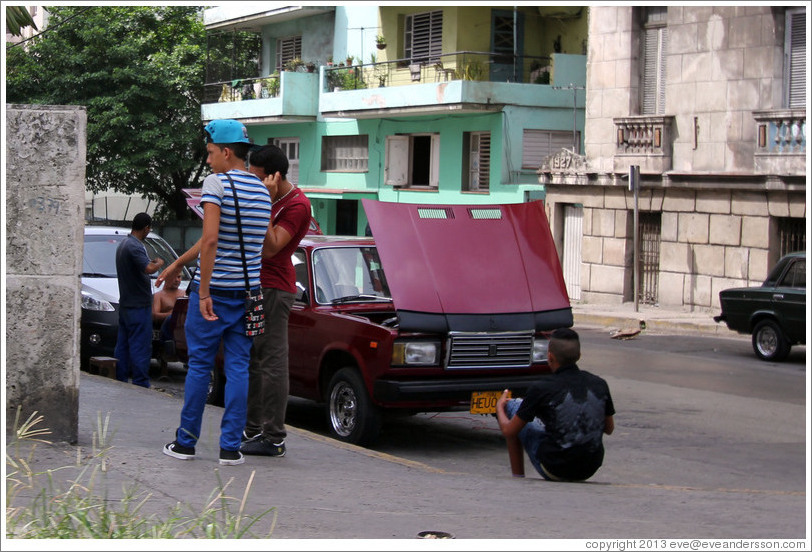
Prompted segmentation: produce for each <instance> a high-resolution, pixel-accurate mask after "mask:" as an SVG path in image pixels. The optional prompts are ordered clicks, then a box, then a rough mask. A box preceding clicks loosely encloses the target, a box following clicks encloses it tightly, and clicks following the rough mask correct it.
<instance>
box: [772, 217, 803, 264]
mask: <svg viewBox="0 0 812 552" xmlns="http://www.w3.org/2000/svg"><path fill="white" fill-rule="evenodd" d="M776 225H777V228H778V258H781V257H783V256H784V255H786V254H787V253H794V252H795V251H806V219H805V218H794V217H776Z"/></svg>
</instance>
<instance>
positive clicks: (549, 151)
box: [522, 129, 581, 170]
mask: <svg viewBox="0 0 812 552" xmlns="http://www.w3.org/2000/svg"><path fill="white" fill-rule="evenodd" d="M580 135H581V133H580V132H578V133H576V135H575V140H573V138H572V131H569V132H567V131H563V130H535V129H525V130H524V137H523V139H522V168H523V169H533V170H535V169H538V168H539V167H540V166H541V163H542V161H544V159H545V158H547V157H549V156H551V155H553V154H554V153H557V152H559V151H561V150H562V149H572V148H573V146H577V145H578V144H580V143H581V136H580ZM574 153H578V151H577V148H576V151H575V152H574Z"/></svg>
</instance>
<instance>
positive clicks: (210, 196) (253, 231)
mask: <svg viewBox="0 0 812 552" xmlns="http://www.w3.org/2000/svg"><path fill="white" fill-rule="evenodd" d="M228 174H229V175H230V176H231V179H232V180H233V182H234V188H235V189H236V190H237V198H238V199H239V209H240V223H241V225H242V236H243V244H244V246H245V262H246V264H247V265H248V282H249V285H250V287H251V288H252V289H253V288H255V287H258V286H259V285H260V284H259V270H260V266H261V264H262V243H263V242H264V241H265V233H266V232H267V230H268V224H269V223H270V220H271V196H270V194H269V193H268V189H267V188H266V187H265V185H264V184H263V183H262V181H261V180H260V179H259V178H257V177H256V176H254V175H253V174H251V173H249V172H246V171H241V170H231V171H229V172H228ZM200 202H201V203H204V202H211V203H214V204H215V205H219V206H220V232H219V234H218V237H217V253H216V255H215V259H214V270H213V272H212V275H211V282H210V284H209V285H210V286H211V287H213V288H219V289H245V278H244V276H243V266H242V256H241V254H240V238H239V234H238V232H237V217H236V214H235V209H234V195H233V194H232V192H231V185H230V184H229V182H228V178H227V177H226V175H225V174H222V173H220V174H210V175H209V176H207V177H206V179H205V180H204V181H203V189H202V195H201V198H200ZM197 265H198V270H197V274H196V275H195V282H197V283H198V284H199V283H200V257H198V259H197Z"/></svg>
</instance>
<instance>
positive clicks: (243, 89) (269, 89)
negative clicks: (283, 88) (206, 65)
mask: <svg viewBox="0 0 812 552" xmlns="http://www.w3.org/2000/svg"><path fill="white" fill-rule="evenodd" d="M278 96H279V75H278V74H274V75H271V76H268V77H254V78H246V79H235V80H233V81H221V82H211V83H206V84H205V85H203V103H217V102H240V101H243V100H258V99H262V98H276V97H278Z"/></svg>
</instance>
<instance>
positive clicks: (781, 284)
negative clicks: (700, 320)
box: [713, 252, 806, 361]
mask: <svg viewBox="0 0 812 552" xmlns="http://www.w3.org/2000/svg"><path fill="white" fill-rule="evenodd" d="M719 303H720V305H721V306H722V313H721V314H720V315H719V316H714V317H713V319H714V320H715V321H717V322H725V323H726V324H727V327H728V328H730V329H731V330H734V331H736V332H739V333H742V334H752V335H753V350H754V351H755V353H756V355H757V356H758V357H759V358H761V359H762V360H772V361H781V360H784V359H785V358H786V357H787V355H788V354H789V351H790V348H791V347H792V346H793V345H798V344H800V345H806V253H805V252H796V253H790V254H788V255H785V256H784V257H782V258H781V260H779V261H778V263H776V265H775V266H774V267H773V269H772V270H771V271H770V275H769V276H767V279H766V280H765V281H764V283H763V284H761V285H760V286H754V287H746V288H731V289H725V290H722V291H721V292H719Z"/></svg>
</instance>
